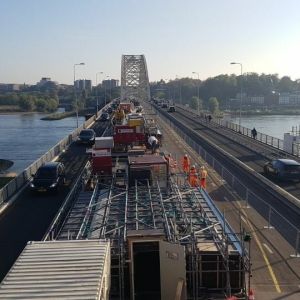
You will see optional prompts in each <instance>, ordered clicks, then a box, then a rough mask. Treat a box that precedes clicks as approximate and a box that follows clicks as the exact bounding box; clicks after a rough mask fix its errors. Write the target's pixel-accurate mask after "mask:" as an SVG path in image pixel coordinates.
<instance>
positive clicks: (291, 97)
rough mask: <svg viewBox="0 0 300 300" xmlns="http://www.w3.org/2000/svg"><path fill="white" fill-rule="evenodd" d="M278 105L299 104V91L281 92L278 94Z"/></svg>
mask: <svg viewBox="0 0 300 300" xmlns="http://www.w3.org/2000/svg"><path fill="white" fill-rule="evenodd" d="M278 102H279V105H291V106H294V105H299V104H300V92H294V93H281V94H280V95H279V101H278Z"/></svg>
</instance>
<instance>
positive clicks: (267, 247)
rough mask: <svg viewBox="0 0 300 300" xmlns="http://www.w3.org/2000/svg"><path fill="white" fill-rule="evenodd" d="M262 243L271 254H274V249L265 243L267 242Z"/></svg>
mask: <svg viewBox="0 0 300 300" xmlns="http://www.w3.org/2000/svg"><path fill="white" fill-rule="evenodd" d="M262 244H263V245H264V247H265V248H266V249H267V250H268V251H269V252H270V254H273V251H272V250H271V249H270V247H269V246H268V245H267V244H265V243H262Z"/></svg>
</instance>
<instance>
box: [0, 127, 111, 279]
mask: <svg viewBox="0 0 300 300" xmlns="http://www.w3.org/2000/svg"><path fill="white" fill-rule="evenodd" d="M108 125H109V123H108V122H96V123H95V124H94V126H93V129H94V130H95V132H96V135H97V136H101V135H102V134H103V132H104V130H105V129H106V128H107V126H108ZM87 160H88V155H87V154H86V146H84V145H79V144H77V143H76V142H74V143H72V144H71V145H70V147H69V149H68V150H67V151H66V152H64V153H63V154H62V155H60V157H59V158H58V161H61V162H63V163H64V164H65V167H66V184H65V186H64V187H63V188H62V189H61V190H60V191H59V193H58V194H52V195H51V194H33V193H32V192H31V191H30V190H29V188H28V187H27V188H25V189H24V191H23V192H22V193H20V194H19V195H18V196H17V197H16V200H15V201H14V202H13V204H12V205H11V206H8V207H7V209H6V210H4V211H3V213H2V214H1V215H0V281H2V279H3V278H4V277H5V275H6V274H7V272H8V271H9V269H10V268H11V266H12V265H13V263H14V262H15V260H16V259H17V257H18V256H19V255H20V253H21V252H22V250H23V249H24V247H25V246H26V244H27V242H28V241H39V240H41V239H42V238H43V236H44V235H45V233H46V232H47V229H48V228H49V226H50V224H51V222H52V220H53V219H54V217H55V215H56V214H57V212H58V210H59V208H60V206H61V205H62V203H63V201H64V199H65V198H66V196H67V194H68V192H69V191H70V187H71V186H72V183H73V182H74V181H75V179H76V178H77V177H78V174H79V173H80V170H81V169H82V168H83V167H84V165H85V164H86V162H87Z"/></svg>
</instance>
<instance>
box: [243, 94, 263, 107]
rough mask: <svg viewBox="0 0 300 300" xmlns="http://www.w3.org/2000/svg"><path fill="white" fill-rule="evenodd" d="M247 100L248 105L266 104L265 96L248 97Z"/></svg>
mask: <svg viewBox="0 0 300 300" xmlns="http://www.w3.org/2000/svg"><path fill="white" fill-rule="evenodd" d="M246 99H247V103H248V104H254V105H264V104H265V97H264V96H248V97H247V98H246Z"/></svg>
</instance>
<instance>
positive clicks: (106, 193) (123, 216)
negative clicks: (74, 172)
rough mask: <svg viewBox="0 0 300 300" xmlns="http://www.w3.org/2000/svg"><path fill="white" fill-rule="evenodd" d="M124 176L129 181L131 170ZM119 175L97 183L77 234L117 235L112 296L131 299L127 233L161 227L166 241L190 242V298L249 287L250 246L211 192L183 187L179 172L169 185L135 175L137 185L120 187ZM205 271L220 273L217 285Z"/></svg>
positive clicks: (113, 249)
mask: <svg viewBox="0 0 300 300" xmlns="http://www.w3.org/2000/svg"><path fill="white" fill-rule="evenodd" d="M123 176H124V182H127V180H126V177H127V175H126V173H125V174H124V175H123ZM117 180H119V178H115V177H113V176H112V177H111V178H110V179H109V180H107V181H106V182H108V183H103V182H102V181H101V180H99V181H98V182H97V185H96V188H95V191H97V192H94V197H93V201H90V204H89V205H88V206H87V207H86V215H85V218H84V219H83V220H84V221H83V224H82V226H81V228H80V234H78V235H77V239H86V238H100V239H110V240H111V270H112V271H111V276H112V288H111V294H112V296H114V297H117V298H119V299H126V298H125V297H126V274H128V259H129V257H128V244H127V233H128V231H139V230H144V231H147V230H161V231H163V232H164V236H165V238H164V239H165V240H166V241H168V242H171V243H180V244H181V245H184V246H185V249H186V265H187V288H188V298H187V299H193V300H196V299H200V297H201V296H203V295H204V294H205V293H208V291H209V293H210V292H211V291H213V292H216V293H223V295H227V296H230V295H231V294H232V291H236V289H237V288H238V289H239V290H240V289H242V288H243V287H244V282H245V278H244V276H245V274H246V270H245V268H246V267H247V263H245V256H246V251H245V249H244V248H242V247H243V244H242V245H241V244H240V242H239V241H238V238H237V236H236V235H235V234H234V232H233V231H232V229H231V228H230V227H229V225H228V224H227V223H226V221H225V216H224V215H222V214H220V213H219V215H217V212H216V211H214V208H213V207H212V206H211V205H212V204H211V203H209V199H210V198H209V199H208V197H209V196H208V195H207V194H206V193H205V191H203V190H201V189H200V188H192V187H191V186H190V185H189V184H188V183H185V184H183V185H181V186H179V185H178V184H177V183H176V182H177V181H178V180H176V177H175V176H174V177H173V178H171V179H170V181H169V184H168V187H164V188H162V187H160V185H159V182H152V185H151V184H150V182H149V180H143V181H139V180H135V184H134V186H132V187H129V186H128V185H127V184H125V186H122V187H120V186H117V185H115V182H116V181H117ZM210 201H212V200H210ZM216 215H217V216H216ZM207 244H209V245H210V247H212V248H213V250H210V251H206V252H205V251H204V250H203V247H202V245H207ZM203 253H204V254H203ZM207 265H210V266H211V267H210V268H208V267H206V266H207ZM126 272H127V273H126ZM233 273H234V274H235V277H238V280H239V283H238V284H236V283H235V284H234V285H235V286H236V285H237V286H238V287H237V288H236V287H235V286H233V287H232V286H231V281H232V280H231V274H233ZM205 274H209V275H210V276H214V277H215V278H216V280H215V281H216V284H215V282H214V284H215V286H214V287H213V288H212V287H206V286H205V282H206V281H205V278H206V276H204V275H205ZM212 274H213V275H212Z"/></svg>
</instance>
